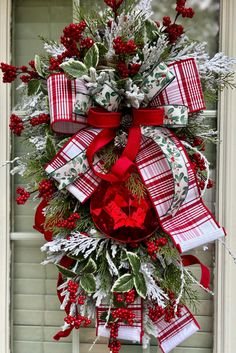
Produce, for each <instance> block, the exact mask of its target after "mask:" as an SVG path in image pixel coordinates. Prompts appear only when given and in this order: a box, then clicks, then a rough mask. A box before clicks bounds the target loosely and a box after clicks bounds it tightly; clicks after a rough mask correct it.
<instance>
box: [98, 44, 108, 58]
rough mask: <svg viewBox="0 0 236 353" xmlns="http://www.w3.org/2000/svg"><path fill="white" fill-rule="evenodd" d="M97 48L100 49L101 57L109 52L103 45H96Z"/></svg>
mask: <svg viewBox="0 0 236 353" xmlns="http://www.w3.org/2000/svg"><path fill="white" fill-rule="evenodd" d="M96 46H97V47H98V50H99V56H104V55H105V54H106V53H107V52H108V49H107V48H106V47H105V45H104V44H103V43H96Z"/></svg>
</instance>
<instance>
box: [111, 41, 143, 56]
mask: <svg viewBox="0 0 236 353" xmlns="http://www.w3.org/2000/svg"><path fill="white" fill-rule="evenodd" d="M113 48H114V50H115V53H116V54H117V55H125V54H127V55H132V54H135V53H136V51H137V45H136V44H135V42H134V40H133V39H130V40H128V41H124V40H123V39H122V38H121V37H117V38H115V39H114V40H113Z"/></svg>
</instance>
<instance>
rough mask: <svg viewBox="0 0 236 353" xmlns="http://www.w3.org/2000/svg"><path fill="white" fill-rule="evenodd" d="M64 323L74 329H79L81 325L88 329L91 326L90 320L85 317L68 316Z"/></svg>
mask: <svg viewBox="0 0 236 353" xmlns="http://www.w3.org/2000/svg"><path fill="white" fill-rule="evenodd" d="M64 321H65V322H66V323H67V324H68V325H70V326H71V327H74V328H76V329H79V328H80V327H81V326H82V325H83V327H88V326H89V325H90V324H91V320H90V319H88V318H87V317H86V316H82V315H79V314H78V315H76V316H71V315H68V316H67V317H66V318H65V319H64Z"/></svg>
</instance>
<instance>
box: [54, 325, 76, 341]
mask: <svg viewBox="0 0 236 353" xmlns="http://www.w3.org/2000/svg"><path fill="white" fill-rule="evenodd" d="M72 330H73V327H70V328H68V329H67V330H65V331H59V332H57V333H56V334H55V336H53V339H54V340H55V341H59V340H60V339H61V338H65V337H68V336H69V335H70V334H71V331H72Z"/></svg>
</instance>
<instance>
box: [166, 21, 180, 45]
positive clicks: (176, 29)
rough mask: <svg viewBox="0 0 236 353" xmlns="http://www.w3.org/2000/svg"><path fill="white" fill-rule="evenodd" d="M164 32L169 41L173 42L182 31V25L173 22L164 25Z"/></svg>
mask: <svg viewBox="0 0 236 353" xmlns="http://www.w3.org/2000/svg"><path fill="white" fill-rule="evenodd" d="M165 32H166V33H167V34H168V37H169V42H170V43H175V42H176V41H177V39H178V38H179V37H181V36H182V34H183V33H184V27H183V26H182V25H178V24H176V23H173V24H170V25H169V26H168V27H166V29H165Z"/></svg>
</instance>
